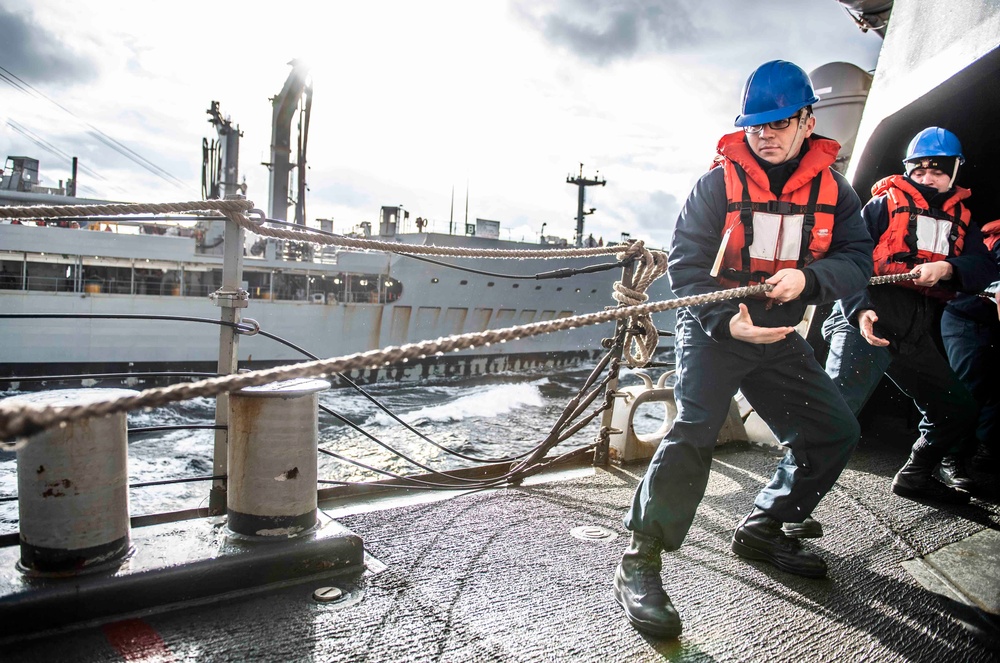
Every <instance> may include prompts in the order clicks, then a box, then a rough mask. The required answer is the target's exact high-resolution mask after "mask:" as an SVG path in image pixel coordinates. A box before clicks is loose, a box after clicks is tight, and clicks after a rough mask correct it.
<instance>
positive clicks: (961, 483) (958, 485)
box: [934, 454, 976, 493]
mask: <svg viewBox="0 0 1000 663" xmlns="http://www.w3.org/2000/svg"><path fill="white" fill-rule="evenodd" d="M934 476H936V477H937V478H938V480H939V481H940V482H941V483H943V484H944V485H946V486H948V487H949V488H955V489H956V490H964V491H965V492H967V493H975V492H976V491H975V490H973V489H974V488H975V487H976V485H975V484H976V481H975V479H973V478H972V477H971V476H969V471H968V469H966V467H965V459H964V458H962V457H961V456H959V455H958V454H948V455H947V456H945V457H944V458H942V459H941V463H940V464H939V465H938V466H937V469H936V470H935V472H934Z"/></svg>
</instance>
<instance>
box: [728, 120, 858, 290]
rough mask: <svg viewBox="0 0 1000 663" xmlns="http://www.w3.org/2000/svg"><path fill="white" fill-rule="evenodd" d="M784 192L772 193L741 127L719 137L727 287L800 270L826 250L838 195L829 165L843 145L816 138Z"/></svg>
mask: <svg viewBox="0 0 1000 663" xmlns="http://www.w3.org/2000/svg"><path fill="white" fill-rule="evenodd" d="M807 140H808V141H809V150H808V151H807V152H806V153H805V155H804V156H803V157H802V160H801V162H800V163H799V167H798V168H797V169H796V170H795V172H794V173H792V176H791V177H790V178H788V181H787V182H786V183H785V186H784V188H783V189H782V192H781V195H780V196H775V195H774V194H773V193H771V188H770V183H769V182H768V179H767V173H766V172H764V169H763V168H761V167H760V164H758V163H757V160H756V159H755V158H754V156H753V152H751V151H750V146H749V145H747V143H746V141H745V140H744V134H743V132H742V131H739V132H736V133H731V134H727V135H725V136H723V137H722V140H720V141H719V147H718V151H719V155H720V157H721V158H720V157H717V158H716V162H715V164H713V167H714V166H717V165H722V166H723V167H724V168H725V180H726V200H727V201H728V205H727V207H726V223H725V226H724V227H723V230H722V247H721V248H720V251H721V252H722V261H721V264H720V265H719V269H718V270H717V272H716V270H714V269H713V273H717V276H716V278H717V279H718V281H719V283H720V284H722V286H723V287H725V288H736V287H741V286H745V285H753V284H757V283H762V282H764V281H765V280H766V279H768V278H770V277H771V276H773V275H774V274H775V272H777V271H778V270H781V269H786V268H794V269H801V268H802V267H805V266H806V265H808V264H810V263H812V262H813V261H815V260H819V259H820V258H822V257H823V256H825V255H826V252H827V251H828V250H829V248H830V240H831V239H832V236H833V218H834V213H835V212H836V209H837V196H838V194H839V191H838V188H837V181H836V180H835V179H834V178H833V173H832V172H831V170H830V166H831V165H833V162H834V160H835V159H836V158H837V153H838V152H839V151H840V144H839V143H837V141H834V140H830V139H829V138H822V137H818V136H817V137H812V138H809V139H807Z"/></svg>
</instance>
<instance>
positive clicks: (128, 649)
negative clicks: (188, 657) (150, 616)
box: [101, 619, 175, 663]
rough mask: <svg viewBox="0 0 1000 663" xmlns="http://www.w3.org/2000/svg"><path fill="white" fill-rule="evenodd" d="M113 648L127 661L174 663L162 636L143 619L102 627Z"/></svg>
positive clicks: (127, 620) (128, 620)
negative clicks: (169, 662)
mask: <svg viewBox="0 0 1000 663" xmlns="http://www.w3.org/2000/svg"><path fill="white" fill-rule="evenodd" d="M101 630H103V631H104V636H105V637H106V638H107V639H108V642H110V643H111V646H112V647H114V648H115V649H117V650H118V653H119V654H121V657H122V658H123V659H124V660H126V661H144V662H145V663H152V661H157V662H158V663H161V662H162V663H167V662H168V661H174V660H175V659H174V655H173V653H171V651H170V649H168V648H167V643H165V642H164V641H163V638H161V637H160V634H159V633H157V632H156V631H155V630H154V629H153V627H152V626H150V625H149V624H147V623H146V622H144V621H142V620H141V619H126V620H124V621H120V622H114V623H112V624H105V625H104V626H102V627H101Z"/></svg>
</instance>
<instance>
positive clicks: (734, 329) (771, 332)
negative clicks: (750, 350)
mask: <svg viewBox="0 0 1000 663" xmlns="http://www.w3.org/2000/svg"><path fill="white" fill-rule="evenodd" d="M772 292H773V291H772ZM793 331H795V327H758V326H756V325H755V324H754V323H753V320H751V319H750V311H749V310H747V305H746V304H740V312H739V313H737V314H736V315H734V316H733V317H732V318H730V319H729V335H730V336H732V337H733V338H734V339H736V340H737V341H746V342H747V343H759V344H762V345H763V344H766V343H777V342H778V341H780V340H782V339H784V338H785V337H786V336H788V335H789V334H791V333H792V332H793Z"/></svg>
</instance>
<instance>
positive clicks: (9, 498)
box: [0, 474, 229, 503]
mask: <svg viewBox="0 0 1000 663" xmlns="http://www.w3.org/2000/svg"><path fill="white" fill-rule="evenodd" d="M228 478H229V477H227V476H226V475H224V474H223V475H219V476H212V477H187V478H185V479H162V480H160V481H144V482H141V483H130V484H129V485H128V487H129V488H148V487H149V486H167V485H170V484H174V483H191V482H194V481H215V480H217V479H222V480H226V479H228ZM17 500H18V496H17V495H4V496H3V497H0V503H2V502H16V501H17Z"/></svg>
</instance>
